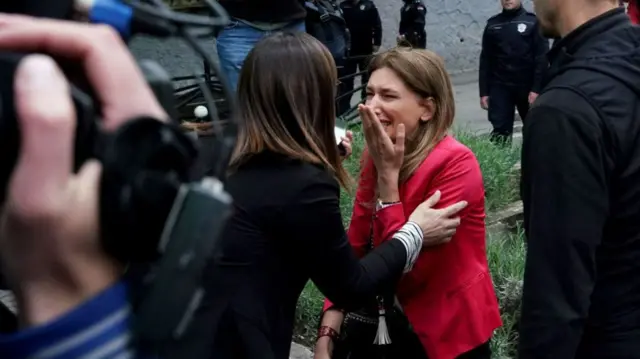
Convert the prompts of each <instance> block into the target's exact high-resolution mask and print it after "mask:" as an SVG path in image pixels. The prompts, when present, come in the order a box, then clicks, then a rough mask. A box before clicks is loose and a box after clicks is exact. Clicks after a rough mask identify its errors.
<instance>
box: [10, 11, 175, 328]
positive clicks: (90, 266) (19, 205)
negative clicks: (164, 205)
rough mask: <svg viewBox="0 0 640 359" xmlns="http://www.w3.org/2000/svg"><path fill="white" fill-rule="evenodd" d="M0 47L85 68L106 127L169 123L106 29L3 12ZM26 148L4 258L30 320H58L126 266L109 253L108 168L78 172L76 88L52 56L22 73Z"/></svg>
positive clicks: (20, 107)
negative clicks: (103, 235) (105, 230)
mask: <svg viewBox="0 0 640 359" xmlns="http://www.w3.org/2000/svg"><path fill="white" fill-rule="evenodd" d="M0 29H1V31H0V50H1V51H22V52H43V53H47V54H51V55H52V56H55V57H60V58H64V59H66V60H73V61H76V62H78V63H80V64H82V65H83V67H84V70H85V72H86V74H87V77H88V79H89V81H90V83H91V85H92V87H93V89H94V91H95V93H96V94H97V96H98V98H99V100H100V101H101V106H102V108H103V115H104V123H103V125H104V127H105V128H106V129H115V128H117V127H119V126H120V125H121V124H123V123H124V122H126V121H127V120H129V119H132V118H134V117H137V116H141V115H147V116H153V117H156V118H161V119H163V118H166V114H165V113H164V111H163V110H162V107H161V106H160V105H159V104H158V102H157V101H156V99H155V97H154V96H153V93H152V92H151V90H150V89H149V87H148V86H147V85H146V83H145V81H144V78H143V76H142V74H141V73H140V71H139V69H138V68H137V66H136V65H135V62H134V60H133V58H132V56H131V54H130V53H129V51H128V49H127V48H126V46H125V45H124V44H123V43H122V41H121V40H120V39H119V38H118V37H117V35H116V34H115V32H114V31H112V30H109V29H107V28H105V27H101V26H92V25H84V24H74V23H68V22H62V21H54V20H42V19H33V18H28V17H21V16H10V15H0ZM16 76H17V78H16V81H15V83H16V85H15V94H16V111H17V115H18V118H19V125H20V130H21V131H20V132H21V136H22V137H21V141H22V146H21V152H20V157H19V159H18V163H17V166H16V168H15V170H14V173H13V175H12V179H11V182H10V185H9V188H8V193H7V203H6V204H5V207H4V208H3V209H2V213H0V256H1V259H2V262H3V265H4V267H5V268H4V269H5V270H6V274H7V277H8V278H9V281H10V283H11V284H12V287H13V289H14V290H15V292H16V296H17V298H18V304H19V306H20V314H21V316H22V318H21V319H22V322H23V324H25V325H28V326H32V325H37V324H41V323H43V322H46V321H50V320H52V319H53V318H56V317H58V316H60V315H62V314H64V313H66V312H67V311H69V310H71V309H73V308H74V307H76V306H77V305H79V304H80V303H82V302H83V301H86V300H87V299H89V298H91V297H93V296H95V295H96V294H98V293H99V292H100V291H102V290H104V289H106V288H107V287H109V286H111V285H112V284H113V283H114V282H115V281H116V280H117V278H118V277H119V275H120V268H118V266H117V265H116V264H115V263H114V262H113V261H111V260H110V258H108V257H107V256H106V255H105V254H104V253H103V252H102V250H101V247H100V243H99V238H98V233H99V228H98V209H97V208H98V180H99V176H100V166H99V164H97V163H95V162H90V163H87V164H86V165H85V166H84V168H83V169H82V170H81V171H80V173H78V174H77V175H76V174H72V163H73V158H72V156H73V143H74V133H75V132H74V129H75V113H74V108H73V105H72V102H71V98H70V96H69V85H68V83H67V82H66V79H65V78H64V76H63V75H62V73H61V71H60V70H59V69H58V67H57V66H56V65H55V63H54V62H53V61H52V60H51V59H50V58H48V57H45V56H41V55H34V56H30V57H28V58H27V59H26V60H23V62H22V63H21V64H20V66H19V69H18V71H17V74H16Z"/></svg>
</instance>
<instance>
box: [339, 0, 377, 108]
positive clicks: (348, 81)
mask: <svg viewBox="0 0 640 359" xmlns="http://www.w3.org/2000/svg"><path fill="white" fill-rule="evenodd" d="M340 9H341V10H342V16H343V17H344V20H345V21H346V23H347V27H348V28H349V33H350V35H351V48H350V51H349V58H348V59H347V61H346V63H345V66H344V71H343V72H342V73H341V75H343V76H347V77H346V78H344V79H343V80H341V82H342V86H343V91H344V92H345V93H348V92H349V91H353V82H354V78H355V77H354V76H353V74H355V73H357V72H358V71H361V72H362V71H364V73H363V74H362V77H361V79H362V81H361V82H362V84H363V85H366V84H367V82H368V81H369V76H368V74H367V72H366V70H367V66H369V59H370V56H371V55H372V54H373V53H375V52H378V50H379V49H380V43H381V42H382V25H381V22H380V14H379V13H378V8H376V5H375V4H374V3H373V1H371V0H345V1H343V2H342V3H340ZM349 76H351V77H349ZM365 94H366V91H365V90H364V89H363V90H362V98H364V96H365ZM350 100H351V96H349V95H347V96H345V97H344V98H343V99H342V100H341V101H340V105H339V107H340V110H339V112H340V113H344V112H345V111H346V110H348V109H349V108H350V107H351V105H350V102H351V101H350Z"/></svg>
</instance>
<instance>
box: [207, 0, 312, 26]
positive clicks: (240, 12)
mask: <svg viewBox="0 0 640 359" xmlns="http://www.w3.org/2000/svg"><path fill="white" fill-rule="evenodd" d="M218 2H219V3H220V5H222V6H223V7H224V9H225V10H227V12H228V13H229V16H231V17H234V18H238V19H242V20H246V21H254V22H267V23H279V22H289V21H296V20H304V17H305V15H306V12H305V9H304V4H303V2H302V1H300V0H219V1H218Z"/></svg>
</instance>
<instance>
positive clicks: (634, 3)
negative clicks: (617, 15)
mask: <svg viewBox="0 0 640 359" xmlns="http://www.w3.org/2000/svg"><path fill="white" fill-rule="evenodd" d="M628 2H629V5H628V6H627V14H629V18H630V19H631V22H632V23H634V24H636V25H637V24H640V9H638V0H629V1H628Z"/></svg>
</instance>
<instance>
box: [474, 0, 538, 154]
mask: <svg viewBox="0 0 640 359" xmlns="http://www.w3.org/2000/svg"><path fill="white" fill-rule="evenodd" d="M501 3H502V8H503V10H502V12H501V13H500V14H498V15H496V16H494V17H492V18H490V19H489V20H488V21H487V26H486V27H485V29H484V34H483V35H482V52H481V54H480V106H481V107H482V108H483V109H485V110H488V112H489V121H490V122H491V124H492V125H493V132H492V134H491V138H492V140H494V141H496V142H504V141H508V140H510V139H511V134H512V133H513V122H514V119H515V109H516V108H517V109H518V113H519V114H520V117H521V118H522V119H524V118H525V117H526V116H527V112H528V111H529V105H530V104H531V103H533V101H534V100H535V99H536V97H537V96H538V93H539V92H540V87H541V84H542V79H543V76H544V72H545V69H546V67H547V61H546V53H547V51H548V50H549V41H548V40H547V39H545V38H544V37H543V36H542V34H541V33H540V31H539V28H538V21H537V19H536V15H535V14H533V13H531V12H528V11H526V10H525V9H524V8H523V7H522V2H521V0H501Z"/></svg>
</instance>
